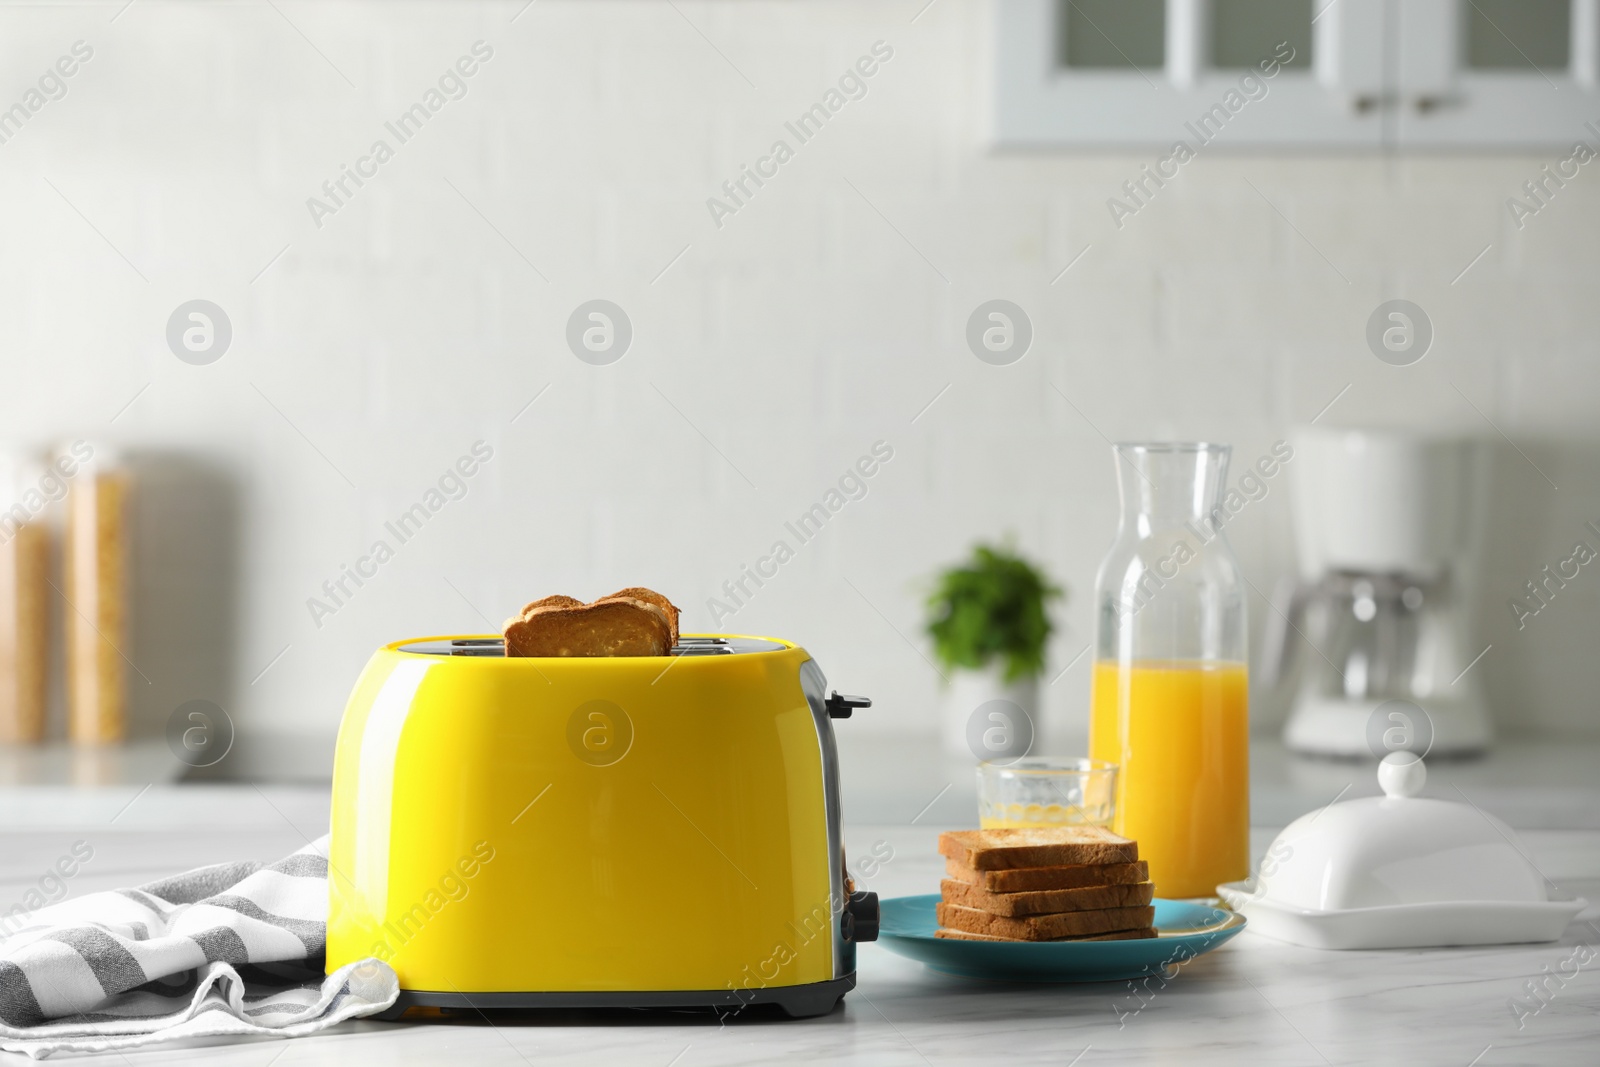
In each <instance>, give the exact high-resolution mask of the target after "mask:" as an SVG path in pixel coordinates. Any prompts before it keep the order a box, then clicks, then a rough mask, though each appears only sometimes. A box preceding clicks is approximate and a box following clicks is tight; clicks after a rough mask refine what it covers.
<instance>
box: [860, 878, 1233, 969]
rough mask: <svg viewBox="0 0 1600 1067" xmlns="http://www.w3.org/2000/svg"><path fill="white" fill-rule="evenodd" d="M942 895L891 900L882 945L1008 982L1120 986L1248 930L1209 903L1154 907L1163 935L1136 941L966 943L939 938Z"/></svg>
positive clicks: (1230, 914) (882, 929) (935, 966)
mask: <svg viewBox="0 0 1600 1067" xmlns="http://www.w3.org/2000/svg"><path fill="white" fill-rule="evenodd" d="M937 903H939V896H938V894H929V895H928V896H920V897H894V898H893V899H890V900H885V901H884V902H883V903H882V904H881V905H880V907H881V908H882V920H881V923H880V926H879V929H878V944H880V945H882V946H883V947H884V948H886V949H888V950H889V951H890V952H897V953H899V954H900V955H902V956H910V957H911V958H912V959H914V960H921V961H922V962H923V963H926V964H927V965H928V966H929V967H931V968H933V969H934V970H936V971H940V972H942V973H944V974H954V975H959V976H960V977H963V978H987V979H990V980H993V981H1001V982H1114V981H1120V980H1122V979H1124V978H1139V977H1142V976H1144V975H1147V974H1155V973H1157V972H1158V971H1161V972H1169V971H1170V969H1171V968H1172V966H1173V965H1175V964H1180V963H1183V962H1185V961H1187V960H1191V959H1193V958H1194V957H1196V956H1199V955H1202V954H1203V953H1206V952H1210V951H1211V950H1212V949H1214V948H1216V947H1217V946H1218V945H1220V944H1222V943H1223V942H1224V941H1227V940H1228V939H1229V938H1231V937H1233V936H1234V935H1236V934H1237V933H1238V932H1239V931H1240V930H1243V929H1244V925H1245V921H1244V916H1243V915H1239V914H1238V913H1236V912H1231V911H1223V910H1222V909H1220V908H1213V907H1208V906H1207V905H1204V904H1185V903H1183V902H1182V901H1177V900H1162V899H1160V898H1159V897H1158V898H1157V899H1156V900H1155V901H1154V904H1155V907H1156V929H1157V930H1158V931H1160V936H1159V937H1147V938H1141V939H1139V940H1136V941H1040V942H1021V941H959V940H955V939H953V938H940V937H934V936H933V932H934V931H935V930H937V929H938V928H939V921H938V920H937V919H936V918H935V917H934V912H933V906H934V905H935V904H937Z"/></svg>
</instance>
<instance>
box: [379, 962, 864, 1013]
mask: <svg viewBox="0 0 1600 1067" xmlns="http://www.w3.org/2000/svg"><path fill="white" fill-rule="evenodd" d="M855 985H856V976H855V973H854V972H851V973H850V974H847V975H845V976H844V977H843V978H834V979H832V980H830V981H826V982H811V983H808V984H806V985H789V986H767V987H764V988H761V989H746V990H740V991H738V992H735V991H733V990H730V989H703V990H679V989H668V990H655V989H652V990H643V991H640V992H632V993H630V992H612V991H609V990H608V991H605V992H561V993H456V992H450V993H436V992H433V991H430V990H419V989H402V990H401V991H400V998H399V999H398V1000H396V1001H395V1002H394V1006H393V1007H391V1008H389V1009H388V1010H386V1011H384V1012H382V1013H380V1014H378V1015H373V1016H369V1018H373V1019H377V1020H379V1021H382V1022H393V1021H395V1020H397V1019H399V1018H400V1017H401V1016H402V1015H404V1014H405V1013H406V1012H407V1011H409V1010H410V1009H412V1008H446V1009H454V1010H455V1011H465V1012H478V1011H494V1010H497V1009H498V1010H518V1011H529V1010H534V1009H541V1008H569V1009H570V1008H711V1009H714V1010H715V1011H716V1013H717V1015H716V1017H717V1018H719V1019H722V1020H727V1019H731V1018H732V1017H734V1016H736V1015H738V1013H739V1012H741V1011H742V1010H744V1009H745V1008H747V1007H749V1006H750V1005H752V1004H776V1005H777V1006H778V1008H779V1009H780V1010H782V1011H783V1013H784V1014H785V1015H787V1016H789V1018H791V1019H806V1018H811V1017H813V1016H817V1015H826V1014H828V1013H829V1012H830V1011H832V1010H833V1009H834V1008H836V1007H837V1006H838V1004H839V1001H840V999H841V998H843V996H844V995H845V994H846V993H848V992H849V991H850V990H852V989H854V988H855Z"/></svg>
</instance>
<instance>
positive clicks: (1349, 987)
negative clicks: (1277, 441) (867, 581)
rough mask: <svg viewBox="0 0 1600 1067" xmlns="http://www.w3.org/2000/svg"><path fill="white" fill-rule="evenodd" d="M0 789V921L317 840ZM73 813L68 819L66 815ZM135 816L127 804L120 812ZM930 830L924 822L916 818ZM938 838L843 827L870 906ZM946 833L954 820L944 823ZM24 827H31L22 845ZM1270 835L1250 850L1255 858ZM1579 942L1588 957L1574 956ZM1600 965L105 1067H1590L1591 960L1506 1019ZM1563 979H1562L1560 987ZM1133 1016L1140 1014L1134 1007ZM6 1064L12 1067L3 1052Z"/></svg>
mask: <svg viewBox="0 0 1600 1067" xmlns="http://www.w3.org/2000/svg"><path fill="white" fill-rule="evenodd" d="M72 797H73V798H75V799H72V798H68V797H66V796H65V795H64V794H56V795H55V797H54V799H53V800H52V799H51V798H50V796H49V794H48V793H45V794H40V793H27V792H24V791H7V792H5V793H3V794H0V826H4V827H6V829H5V830H4V831H0V911H3V910H5V909H7V908H9V907H10V902H11V901H13V900H15V899H17V898H19V897H20V895H21V894H22V893H23V892H25V891H26V890H27V889H28V888H29V887H30V886H32V885H33V884H35V883H36V882H37V880H38V879H39V877H40V876H41V875H42V874H43V872H45V870H46V869H47V867H49V865H50V864H52V863H53V862H54V860H55V859H56V857H57V856H59V855H60V854H62V853H63V852H64V851H65V850H66V849H68V848H69V847H70V846H71V844H72V843H73V842H74V841H76V840H79V839H84V840H87V841H89V842H90V843H91V844H92V845H93V846H94V849H95V854H94V857H93V859H92V860H91V861H90V862H88V863H86V864H84V865H83V868H82V870H81V872H80V873H79V874H78V875H77V877H76V878H74V879H73V882H72V885H71V891H72V892H73V893H74V894H76V893H80V892H87V891H90V890H95V889H107V888H112V887H115V886H125V885H135V884H138V883H140V882H142V881H146V880H149V879H151V878H155V877H158V876H161V875H165V874H169V873H172V872H175V871H178V870H182V869H185V868H188V867H192V866H197V865H200V864H203V863H214V862H218V861H221V860H225V859H235V858H262V859H270V858H276V857H278V856H281V855H283V854H286V853H288V852H290V851H292V850H293V849H295V848H297V847H299V846H300V845H301V844H303V843H304V842H305V840H306V839H307V838H309V837H313V836H316V835H317V834H320V833H321V832H322V828H323V827H324V826H325V825H326V819H327V796H326V793H325V792H323V791H321V790H317V789H303V788H288V787H260V788H258V787H255V786H250V785H242V786H241V785H207V786H193V785H191V786H168V785H158V786H153V787H151V788H150V789H149V790H147V791H145V792H143V793H136V791H135V790H133V789H128V788H121V789H106V790H99V791H81V790H80V791H78V792H77V793H75V794H73V795H72ZM68 799H71V800H72V802H71V803H66V801H67V800H68ZM130 801H131V803H130ZM931 821H932V820H929V819H924V820H923V822H924V823H928V822H931ZM935 825H939V824H937V823H935V824H934V825H924V824H920V823H919V824H918V825H914V826H910V825H872V824H854V825H851V826H849V827H847V841H848V845H849V848H850V850H851V852H852V853H854V854H857V855H860V854H863V853H865V852H866V851H867V850H868V849H870V848H871V847H872V846H873V845H874V843H876V842H878V841H880V840H881V841H886V842H888V844H889V845H891V846H892V847H893V849H894V856H893V859H892V860H890V861H889V862H888V863H887V864H885V865H884V867H883V868H882V869H881V870H880V871H879V872H878V874H877V875H876V876H875V877H874V878H872V879H870V880H864V881H866V888H870V889H872V890H874V891H876V892H878V893H879V894H881V895H883V896H886V897H887V896H898V895H902V894H911V893H925V892H930V891H935V890H936V887H937V885H938V878H939V871H940V869H941V866H942V861H941V860H940V859H939V858H938V857H937V855H936V853H935V849H934V839H935V836H936V830H935V828H934V826H935ZM945 825H948V824H945ZM19 826H26V827H28V828H26V829H20V828H18V827H19ZM1271 835H1272V831H1271V830H1270V829H1261V830H1258V831H1256V832H1255V833H1254V834H1253V844H1254V846H1255V850H1256V852H1257V854H1258V855H1259V853H1260V852H1261V851H1262V850H1263V849H1264V848H1265V846H1266V845H1267V843H1268V842H1269V841H1270V839H1271ZM1522 837H1523V840H1524V842H1525V843H1526V845H1527V847H1528V848H1529V850H1530V853H1531V855H1532V857H1533V859H1534V861H1535V863H1536V864H1537V865H1538V866H1539V867H1540V868H1541V870H1542V871H1543V872H1544V873H1545V875H1546V876H1548V877H1549V878H1551V879H1552V880H1554V881H1555V882H1556V883H1557V884H1558V885H1561V886H1562V887H1564V888H1567V889H1570V890H1573V891H1575V892H1577V893H1580V894H1582V895H1583V896H1585V897H1587V898H1588V899H1589V900H1591V901H1600V831H1593V830H1527V831H1524V832H1523V834H1522ZM1582 946H1589V948H1587V949H1582V948H1581V947H1582ZM1575 950H1578V951H1581V952H1585V953H1588V954H1593V953H1595V952H1597V951H1600V907H1594V906H1591V907H1590V908H1589V909H1588V910H1587V911H1586V912H1585V913H1584V914H1583V915H1582V916H1580V918H1579V921H1578V922H1575V923H1574V924H1573V925H1572V926H1570V927H1569V928H1568V930H1567V933H1566V936H1565V937H1563V939H1562V940H1561V941H1560V942H1559V943H1554V944H1543V945H1519V946H1504V947H1496V948H1471V949H1435V950H1404V951H1394V952H1343V953H1340V952H1321V951H1316V950H1312V949H1303V948H1297V947H1294V946H1290V945H1282V944H1278V943H1276V942H1272V941H1268V940H1266V939H1265V938H1262V937H1260V936H1259V935H1256V934H1253V933H1251V932H1249V931H1246V932H1245V933H1244V934H1243V935H1241V936H1240V937H1238V938H1236V939H1235V940H1233V941H1232V942H1230V943H1229V944H1227V945H1225V946H1224V947H1222V948H1221V949H1219V950H1217V951H1216V952H1214V953H1211V954H1209V955H1206V956H1203V957H1200V958H1198V959H1196V960H1194V961H1192V962H1190V963H1189V964H1188V965H1186V966H1185V967H1184V968H1183V970H1182V972H1181V973H1180V974H1179V975H1178V977H1177V978H1176V979H1174V980H1173V981H1172V982H1171V983H1170V984H1169V985H1168V986H1167V987H1166V988H1165V989H1163V990H1161V991H1160V992H1159V993H1157V994H1155V995H1154V996H1150V995H1149V994H1146V999H1145V1000H1143V1001H1141V1000H1140V999H1139V998H1138V997H1136V996H1135V994H1134V993H1133V992H1132V991H1131V990H1130V989H1129V988H1128V986H1127V984H1126V983H1107V984H1094V985H1065V986H1062V985H1055V986H1022V985H1003V984H995V983H986V982H971V981H964V980H958V979H954V978H947V977H943V976H940V975H937V974H934V973H932V972H929V971H928V970H926V969H925V968H924V967H923V966H922V965H921V964H919V963H914V962H912V961H910V960H907V959H903V958H902V957H899V956H896V955H894V954H892V953H890V952H888V951H887V950H885V949H883V948H882V947H881V946H877V945H866V946H863V947H862V949H861V953H860V958H859V961H858V965H859V972H858V974H859V981H860V984H859V985H858V987H857V988H856V990H855V991H854V992H852V993H850V994H849V995H848V996H847V997H846V998H845V1001H844V1005H843V1007H842V1008H840V1009H839V1010H837V1011H835V1012H834V1013H833V1014H831V1015H828V1016H825V1017H822V1018H818V1019H806V1020H789V1019H782V1018H757V1017H755V1013H754V1012H751V1013H747V1017H744V1018H741V1019H739V1020H738V1021H734V1022H731V1023H730V1024H729V1025H728V1026H726V1027H721V1026H719V1025H718V1024H717V1022H716V1020H715V1018H714V1017H711V1016H708V1015H700V1014H689V1013H641V1012H615V1013H598V1012H552V1013H547V1014H540V1015H535V1016H514V1017H499V1016H497V1017H496V1018H495V1019H494V1022H493V1023H492V1024H490V1023H486V1022H484V1021H483V1020H481V1019H477V1020H473V1019H465V1020H462V1021H459V1022H452V1023H448V1024H441V1023H407V1024H394V1023H374V1022H356V1023H348V1024H345V1025H343V1026H340V1027H338V1028H336V1029H335V1030H333V1031H330V1032H328V1033H326V1034H322V1035H318V1036H315V1037H309V1038H302V1039H298V1040H294V1041H291V1042H288V1043H278V1042H272V1041H267V1042H260V1041H257V1042H249V1043H239V1044H227V1045H221V1044H212V1045H207V1046H197V1047H185V1048H165V1049H159V1050H152V1051H146V1052H132V1053H128V1054H127V1055H126V1056H125V1057H120V1058H119V1057H114V1056H105V1057H100V1058H101V1059H103V1060H105V1061H106V1062H116V1063H127V1064H131V1065H138V1067H142V1065H144V1064H147V1063H148V1064H158V1063H160V1064H166V1063H180V1064H181V1063H218V1064H233V1065H238V1067H268V1065H269V1064H270V1065H274V1067H304V1065H317V1064H344V1063H349V1062H359V1063H362V1064H423V1063H440V1062H451V1061H455V1062H461V1063H473V1064H510V1065H524V1064H530V1063H579V1062H582V1063H590V1064H593V1063H605V1064H611V1063H625V1064H639V1065H645V1067H669V1065H670V1067H697V1065H703V1064H756V1063H776V1062H818V1061H828V1062H841V1063H855V1064H883V1065H901V1064H904V1065H917V1064H940V1063H952V1064H954V1063H969V1062H989V1061H993V1060H997V1059H1001V1058H1003V1059H1004V1061H1005V1062H1008V1063H1018V1064H1035V1063H1038V1064H1056V1065H1070V1064H1079V1065H1081V1067H1095V1065H1097V1064H1109V1063H1121V1064H1135V1063H1179V1062H1181V1063H1183V1064H1184V1065H1185V1067H1193V1065H1199V1064H1212V1063H1216V1064H1237V1063H1246V1062H1248V1063H1272V1064H1313V1065H1315V1064H1389V1063H1393V1064H1406V1065H1411V1064H1424V1063H1426V1064H1447V1065H1459V1067H1467V1065H1468V1064H1477V1065H1481V1067H1491V1065H1499V1064H1510V1063H1523V1064H1526V1063H1538V1064H1565V1063H1571V1064H1592V1063H1594V1062H1596V1058H1597V1056H1600V1051H1597V1049H1600V973H1597V972H1600V957H1596V958H1594V959H1592V960H1591V961H1590V962H1589V964H1588V965H1587V966H1584V967H1583V968H1582V969H1581V970H1579V972H1578V973H1577V975H1576V977H1569V978H1568V979H1567V980H1566V983H1565V985H1564V986H1556V985H1555V984H1554V983H1552V988H1554V989H1555V990H1556V991H1555V993H1554V995H1547V997H1546V999H1547V1001H1548V1003H1547V1004H1546V1005H1545V1006H1544V1007H1543V1008H1542V1009H1541V1010H1539V1011H1538V1012H1537V1013H1536V1014H1531V1015H1529V1016H1527V1017H1525V1018H1524V1019H1523V1020H1522V1026H1521V1027H1520V1028H1519V1026H1518V1020H1517V1018H1516V1016H1515V1014H1514V1013H1513V1011H1512V1010H1511V1007H1510V1002H1511V1000H1512V998H1514V997H1518V996H1521V995H1523V994H1524V989H1523V984H1524V983H1525V982H1526V981H1528V980H1529V979H1532V978H1535V977H1542V976H1544V975H1545V974H1546V973H1548V972H1558V973H1559V971H1560V970H1561V969H1562V966H1563V964H1564V962H1565V961H1568V960H1569V959H1571V958H1572V957H1573V954H1574V952H1575ZM1570 966H1571V965H1570V964H1569V965H1567V970H1568V971H1570ZM1134 1009H1138V1010H1137V1011H1135V1010H1134ZM0 1060H3V1061H7V1062H10V1061H15V1062H19V1063H21V1062H26V1061H24V1060H23V1058H22V1057H10V1056H5V1055H4V1054H0Z"/></svg>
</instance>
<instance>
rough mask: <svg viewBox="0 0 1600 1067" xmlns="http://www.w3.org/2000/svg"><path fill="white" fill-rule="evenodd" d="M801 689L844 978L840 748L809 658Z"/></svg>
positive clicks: (838, 967)
mask: <svg viewBox="0 0 1600 1067" xmlns="http://www.w3.org/2000/svg"><path fill="white" fill-rule="evenodd" d="M800 689H801V691H802V692H804V693H805V697H806V703H807V704H809V705H810V706H811V721H812V724H813V725H815V726H816V728H817V744H818V746H819V747H820V749H821V751H822V795H823V803H824V804H825V805H826V807H827V824H828V855H829V856H830V857H831V858H832V862H830V863H829V864H828V893H829V896H830V898H831V899H830V900H829V902H828V903H829V913H830V915H831V919H830V921H831V923H832V925H833V976H834V977H835V978H843V977H844V976H845V975H847V974H851V973H853V972H854V971H855V969H856V946H855V943H854V942H853V941H846V940H845V939H844V923H843V922H842V921H841V916H842V915H843V913H844V908H845V905H846V903H848V899H849V894H848V893H846V892H845V885H844V872H845V856H844V820H843V815H842V808H841V804H840V799H839V749H838V746H837V745H836V744H835V742H834V739H833V721H832V719H830V718H829V716H828V707H827V696H828V679H827V678H826V676H824V675H823V673H822V668H821V667H819V666H817V661H816V660H814V659H808V660H806V661H805V662H804V663H802V664H800Z"/></svg>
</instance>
